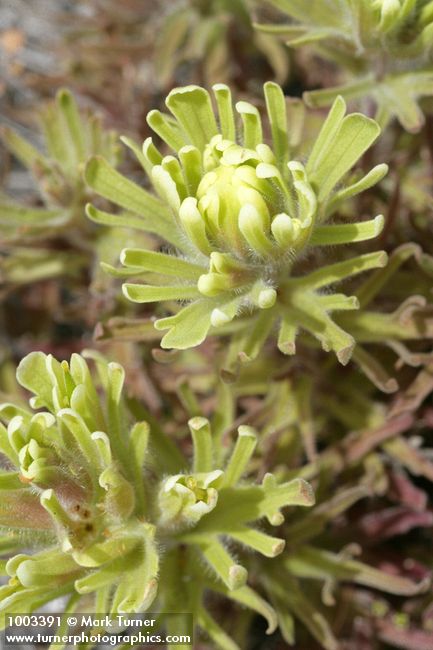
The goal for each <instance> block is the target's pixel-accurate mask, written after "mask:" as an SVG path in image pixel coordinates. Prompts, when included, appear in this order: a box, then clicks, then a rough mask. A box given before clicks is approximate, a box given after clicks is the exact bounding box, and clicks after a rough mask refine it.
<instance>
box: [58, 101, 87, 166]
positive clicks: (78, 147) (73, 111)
mask: <svg viewBox="0 0 433 650" xmlns="http://www.w3.org/2000/svg"><path fill="white" fill-rule="evenodd" d="M56 102H57V105H58V107H59V110H60V111H61V114H62V115H63V119H64V121H65V125H66V127H67V130H68V132H69V136H70V141H71V145H72V147H73V148H74V149H75V155H76V160H77V162H82V161H84V160H85V158H86V149H87V147H86V131H85V124H84V122H83V120H82V119H81V116H80V112H79V110H78V106H77V104H76V101H75V99H74V96H73V95H72V93H70V92H69V91H68V90H65V89H62V90H59V92H58V93H57V97H56Z"/></svg>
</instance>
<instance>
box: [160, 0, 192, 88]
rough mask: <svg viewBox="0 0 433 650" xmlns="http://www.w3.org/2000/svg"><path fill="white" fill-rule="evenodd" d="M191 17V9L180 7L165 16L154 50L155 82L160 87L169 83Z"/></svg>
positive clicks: (177, 61) (189, 25)
mask: <svg viewBox="0 0 433 650" xmlns="http://www.w3.org/2000/svg"><path fill="white" fill-rule="evenodd" d="M193 18H194V14H193V12H192V10H191V9H190V8H189V7H187V8H183V7H182V8H181V9H178V10H177V11H174V12H173V13H171V14H170V15H169V16H167V18H166V19H165V21H164V24H163V28H162V30H161V32H160V34H159V35H158V38H157V42H156V49H155V52H154V56H155V61H158V66H157V67H158V73H157V82H158V84H159V85H160V86H162V87H164V86H166V85H167V84H169V83H170V81H171V79H172V77H173V75H174V72H175V70H176V67H177V65H178V63H179V58H180V52H179V50H180V48H181V47H182V44H183V42H184V41H185V39H186V38H187V35H188V30H189V28H190V27H191V22H192V19H193Z"/></svg>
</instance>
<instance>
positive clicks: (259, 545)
mask: <svg viewBox="0 0 433 650" xmlns="http://www.w3.org/2000/svg"><path fill="white" fill-rule="evenodd" d="M230 537H232V538H233V539H235V540H236V541H237V542H240V543H241V544H244V545H245V546H249V547H250V548H252V549H254V550H255V551H257V552H258V553H261V554H262V555H264V556H265V557H276V556H277V555H279V554H280V553H282V552H283V550H284V546H285V543H286V542H285V540H284V539H279V538H278V537H271V535H267V534H266V533H262V532H261V531H260V530H255V529H254V528H247V527H245V528H244V529H243V530H237V531H236V532H232V533H231V534H230Z"/></svg>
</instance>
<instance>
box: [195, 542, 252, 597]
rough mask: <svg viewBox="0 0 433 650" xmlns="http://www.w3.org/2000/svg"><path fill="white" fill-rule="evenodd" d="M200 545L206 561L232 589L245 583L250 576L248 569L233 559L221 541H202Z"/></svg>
mask: <svg viewBox="0 0 433 650" xmlns="http://www.w3.org/2000/svg"><path fill="white" fill-rule="evenodd" d="M199 547H200V550H201V552H202V553H203V556H204V558H205V559H206V561H207V562H208V563H209V565H210V566H211V567H212V569H213V570H214V571H215V573H216V575H217V576H218V577H219V578H221V580H222V581H223V583H224V584H225V585H226V586H227V587H228V588H229V589H230V591H232V590H236V589H239V588H240V587H243V586H244V585H245V583H246V581H247V578H248V573H247V570H246V569H244V567H243V566H241V565H240V564H236V563H235V562H234V561H233V559H232V557H231V555H230V554H229V553H228V552H227V551H226V549H225V548H224V546H223V545H222V544H221V542H218V541H213V542H209V543H208V544H204V543H200V544H199Z"/></svg>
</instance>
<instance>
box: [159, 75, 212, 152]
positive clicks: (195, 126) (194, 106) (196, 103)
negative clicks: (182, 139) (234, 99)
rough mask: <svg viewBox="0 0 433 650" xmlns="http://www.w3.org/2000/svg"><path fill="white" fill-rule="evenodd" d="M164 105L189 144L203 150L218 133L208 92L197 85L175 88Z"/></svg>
mask: <svg viewBox="0 0 433 650" xmlns="http://www.w3.org/2000/svg"><path fill="white" fill-rule="evenodd" d="M166 105H167V107H168V108H169V109H170V111H171V112H172V113H173V115H174V116H175V117H176V119H177V120H178V122H179V124H180V125H181V126H182V128H183V129H184V131H185V133H187V135H188V137H189V139H190V141H191V144H193V145H195V146H196V147H197V149H199V150H200V151H203V150H204V148H205V146H206V144H207V143H208V142H210V140H211V139H212V138H213V136H214V135H216V134H217V133H218V128H217V124H216V120H215V116H214V113H213V110H212V104H211V101H210V97H209V93H208V92H207V91H206V90H205V89H204V88H200V87H199V86H185V87H184V88H175V89H174V90H172V91H171V93H170V94H169V95H168V97H167V99H166Z"/></svg>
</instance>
